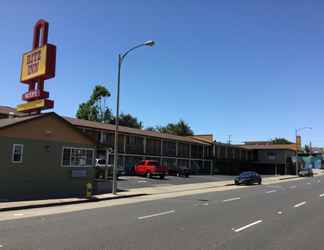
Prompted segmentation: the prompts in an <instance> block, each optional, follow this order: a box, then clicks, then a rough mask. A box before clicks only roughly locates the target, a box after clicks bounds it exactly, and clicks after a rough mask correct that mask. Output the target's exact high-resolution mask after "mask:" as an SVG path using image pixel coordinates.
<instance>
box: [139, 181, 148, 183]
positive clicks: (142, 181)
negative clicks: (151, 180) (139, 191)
mask: <svg viewBox="0 0 324 250" xmlns="http://www.w3.org/2000/svg"><path fill="white" fill-rule="evenodd" d="M146 182H147V181H138V182H137V183H146Z"/></svg>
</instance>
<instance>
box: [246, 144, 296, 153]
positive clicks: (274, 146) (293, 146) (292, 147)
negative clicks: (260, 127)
mask: <svg viewBox="0 0 324 250" xmlns="http://www.w3.org/2000/svg"><path fill="white" fill-rule="evenodd" d="M240 147H241V148H245V149H259V150H260V149H272V150H278V149H279V150H280V149H282V150H283V149H286V150H292V151H296V144H267V145H240Z"/></svg>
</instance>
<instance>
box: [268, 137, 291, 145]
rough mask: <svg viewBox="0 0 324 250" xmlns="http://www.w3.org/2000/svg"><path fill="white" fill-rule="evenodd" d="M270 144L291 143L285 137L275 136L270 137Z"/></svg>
mask: <svg viewBox="0 0 324 250" xmlns="http://www.w3.org/2000/svg"><path fill="white" fill-rule="evenodd" d="M272 144H292V142H291V141H288V140H287V139H286V138H280V137H278V138H275V139H272Z"/></svg>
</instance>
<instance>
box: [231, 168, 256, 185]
mask: <svg viewBox="0 0 324 250" xmlns="http://www.w3.org/2000/svg"><path fill="white" fill-rule="evenodd" d="M234 183H235V185H241V184H245V185H250V184H259V185H260V184H261V183H262V178H261V176H260V175H259V174H258V173H256V172H254V171H247V172H242V173H241V174H240V175H239V176H237V177H235V179H234Z"/></svg>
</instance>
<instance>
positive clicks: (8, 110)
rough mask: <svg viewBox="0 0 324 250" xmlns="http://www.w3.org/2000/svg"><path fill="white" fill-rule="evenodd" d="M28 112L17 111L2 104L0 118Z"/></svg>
mask: <svg viewBox="0 0 324 250" xmlns="http://www.w3.org/2000/svg"><path fill="white" fill-rule="evenodd" d="M25 115H26V114H24V113H20V112H17V111H16V109H14V108H12V107H8V106H0V119H5V118H9V117H22V116H25Z"/></svg>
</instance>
